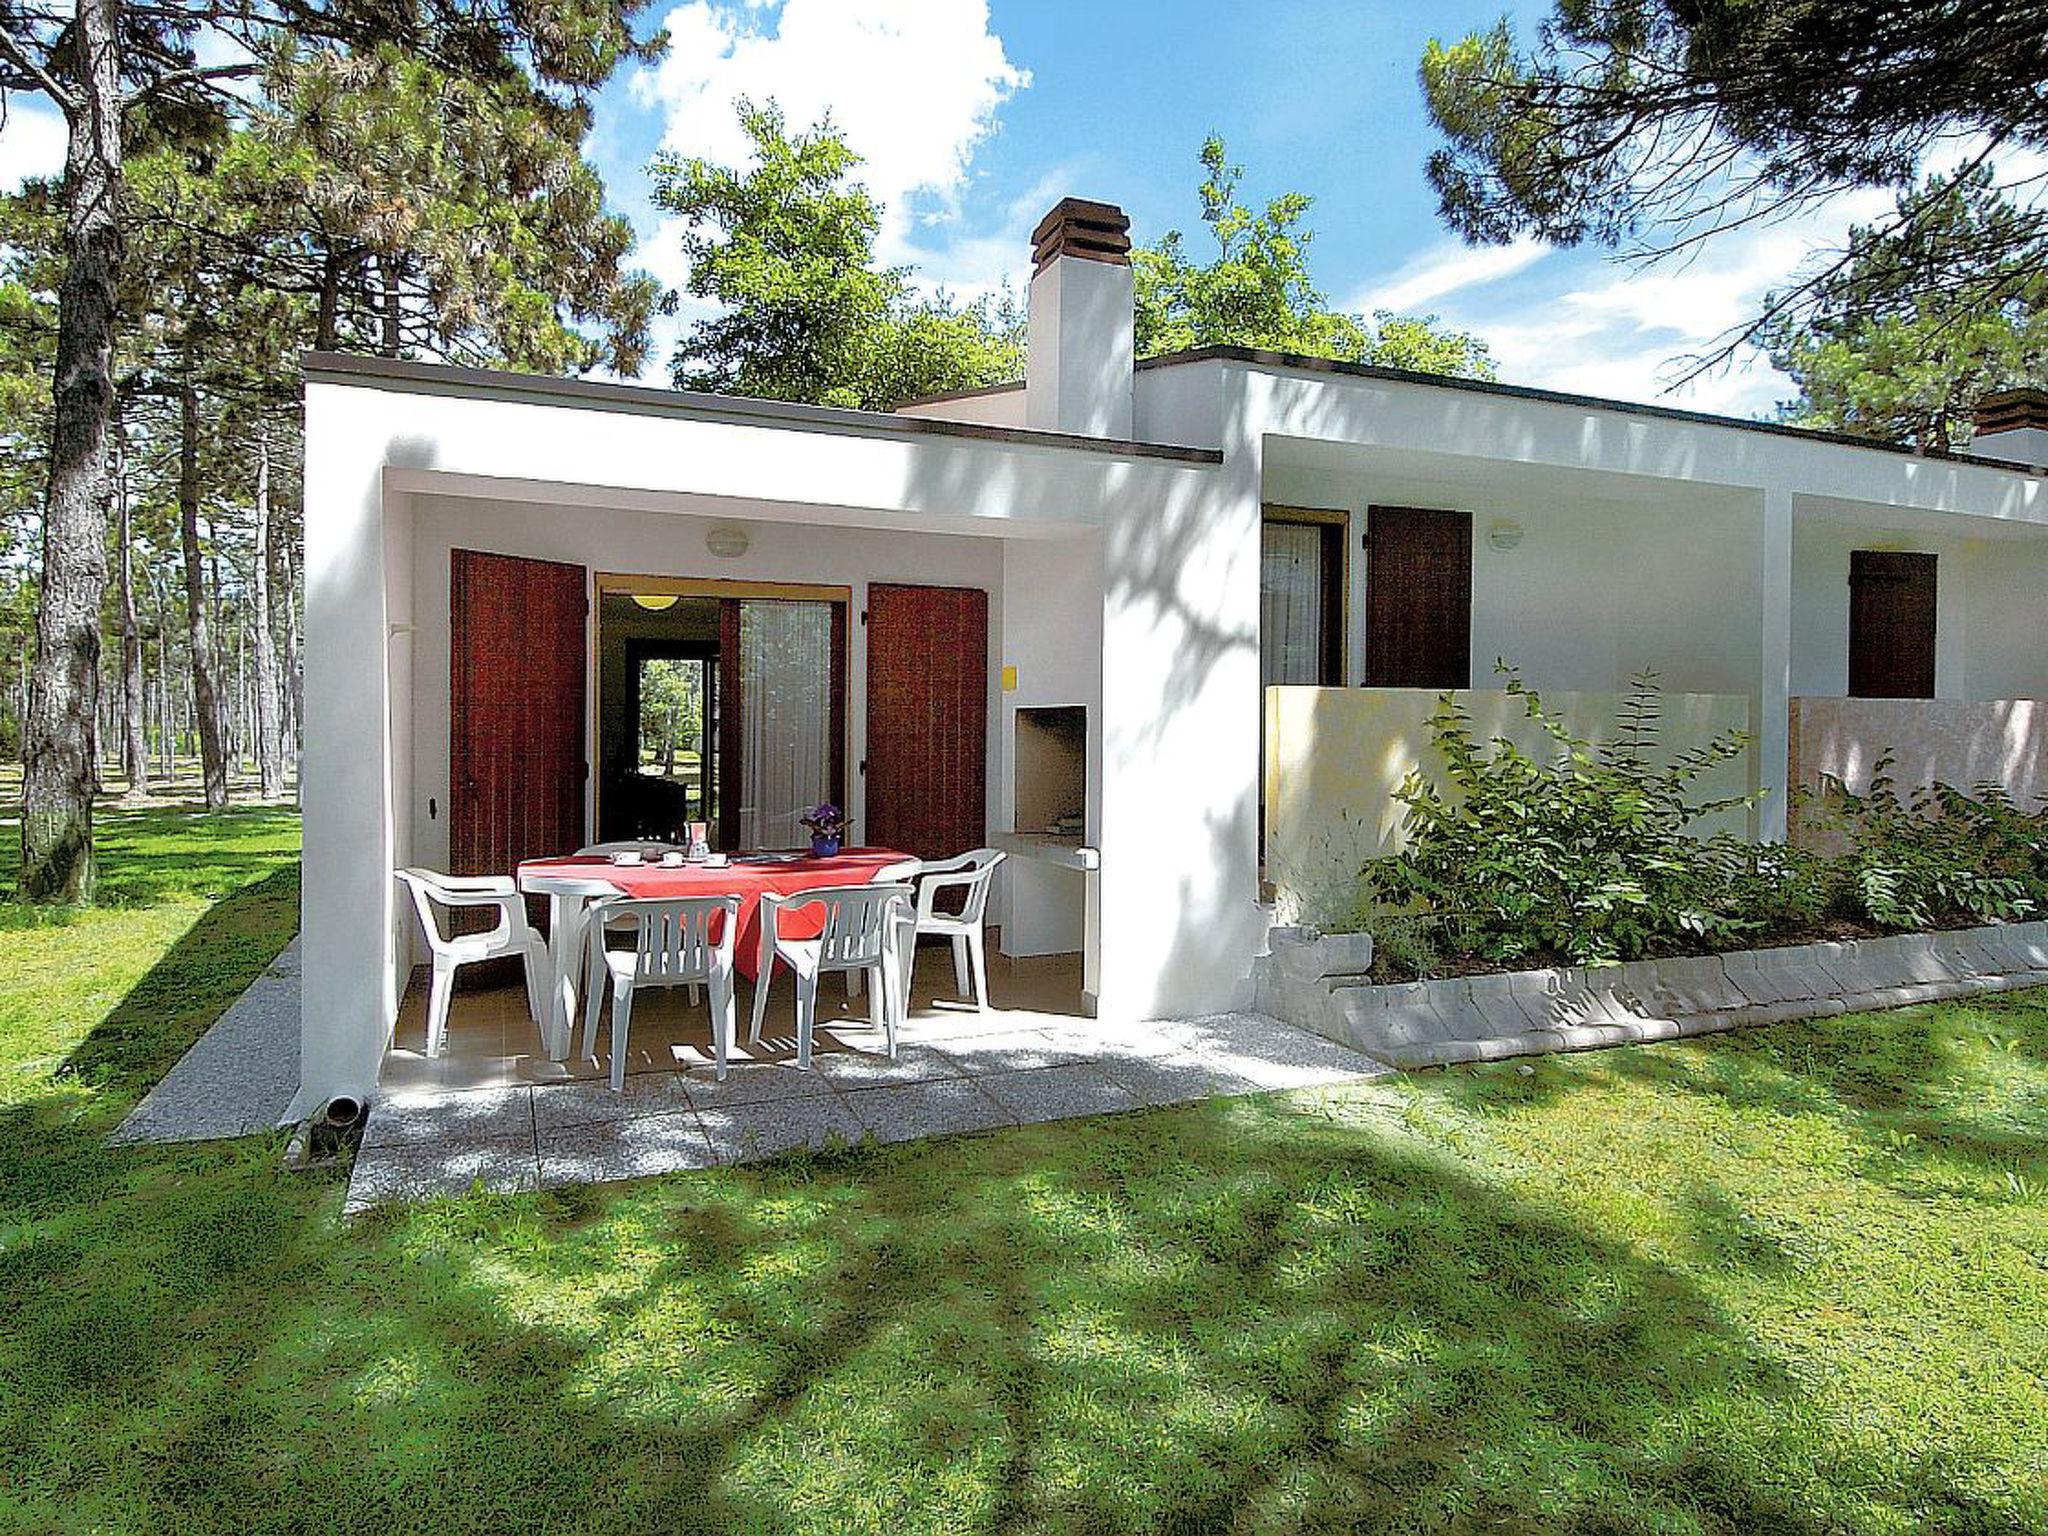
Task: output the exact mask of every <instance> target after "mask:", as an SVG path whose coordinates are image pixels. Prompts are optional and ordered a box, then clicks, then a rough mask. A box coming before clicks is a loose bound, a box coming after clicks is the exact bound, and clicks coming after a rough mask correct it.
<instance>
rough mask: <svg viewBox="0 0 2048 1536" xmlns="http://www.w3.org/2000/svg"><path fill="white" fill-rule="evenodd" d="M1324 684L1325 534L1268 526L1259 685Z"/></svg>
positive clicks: (1262, 550)
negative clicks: (1322, 682)
mask: <svg viewBox="0 0 2048 1536" xmlns="http://www.w3.org/2000/svg"><path fill="white" fill-rule="evenodd" d="M1322 680H1323V531H1322V529H1320V528H1317V527H1314V526H1311V525H1309V524H1306V523H1267V524H1266V525H1265V530H1264V537H1263V541H1262V544H1261V548H1260V559H1259V681H1260V682H1261V683H1262V684H1264V685H1265V686H1267V687H1273V686H1275V685H1277V684H1283V683H1311V684H1313V683H1320V682H1321V681H1322Z"/></svg>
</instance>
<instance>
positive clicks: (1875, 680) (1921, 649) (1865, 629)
mask: <svg viewBox="0 0 2048 1536" xmlns="http://www.w3.org/2000/svg"><path fill="white" fill-rule="evenodd" d="M1938 587H1939V582H1938V579H1937V574H1936V564H1935V557H1934V556H1933V555H1924V554H1906V553H1901V552H1898V551H1894V550H1880V549H1852V550H1851V551H1849V696H1850V697H1851V698H1858V699H1931V698H1933V697H1934V620H1935V606H1936V601H1937V596H1938Z"/></svg>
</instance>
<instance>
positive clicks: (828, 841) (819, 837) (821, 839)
mask: <svg viewBox="0 0 2048 1536" xmlns="http://www.w3.org/2000/svg"><path fill="white" fill-rule="evenodd" d="M838 852H839V834H838V833H837V832H832V833H825V832H813V833H812V834H811V854H812V856H813V857H814V858H820V859H829V858H832V857H833V856H834V855H836V854H837V853H838Z"/></svg>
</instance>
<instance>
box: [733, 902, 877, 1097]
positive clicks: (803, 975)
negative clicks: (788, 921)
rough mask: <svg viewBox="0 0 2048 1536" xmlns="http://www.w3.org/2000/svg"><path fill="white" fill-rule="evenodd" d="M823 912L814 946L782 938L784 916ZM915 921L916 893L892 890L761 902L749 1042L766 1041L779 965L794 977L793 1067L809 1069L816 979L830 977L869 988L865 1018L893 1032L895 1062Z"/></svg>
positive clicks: (815, 1002)
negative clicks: (850, 975)
mask: <svg viewBox="0 0 2048 1536" xmlns="http://www.w3.org/2000/svg"><path fill="white" fill-rule="evenodd" d="M810 906H822V907H823V908H824V909H825V926H824V928H823V929H822V930H821V931H820V932H819V934H818V936H817V937H816V938H814V939H791V938H785V937H784V936H783V935H782V934H781V933H780V931H779V928H780V925H781V921H782V915H783V914H784V913H787V912H796V911H800V910H802V909H803V908H805V907H810ZM913 921H914V918H913V914H912V909H911V890H910V887H909V886H908V885H904V884H901V883H898V884H893V885H836V886H827V887H824V888H821V889H819V890H815V891H799V892H798V893H797V894H795V895H793V896H777V895H773V894H770V895H766V896H763V897H762V898H761V963H760V966H759V968H758V970H757V972H756V974H755V977H754V1023H753V1028H752V1030H751V1031H749V1033H748V1036H747V1038H748V1040H749V1041H750V1042H756V1043H757V1042H759V1040H760V1038H761V1018H762V1015H763V1014H764V1013H766V1012H767V1008H768V987H769V983H770V981H771V980H772V979H773V978H774V975H775V962H776V961H777V960H780V961H782V962H783V964H785V965H787V966H788V967H789V968H790V970H791V971H792V972H793V973H794V974H795V976H796V1064H797V1065H798V1066H799V1067H808V1066H809V1065H810V1064H811V1034H812V1029H813V1026H814V1025H815V1024H816V1022H817V1017H818V978H819V977H820V976H823V975H826V974H828V973H830V972H833V971H859V972H861V973H862V974H863V975H864V976H865V978H866V980H867V983H868V989H869V990H868V1018H869V1021H870V1022H872V1023H874V1024H877V1025H879V1026H881V1027H882V1028H883V1029H884V1030H886V1031H887V1032H888V1037H889V1057H890V1059H891V1060H892V1061H893V1060H894V1059H895V1057H896V1025H897V1020H898V1016H899V1014H900V1012H901V1008H900V1006H899V999H900V996H901V994H902V992H903V990H904V989H903V987H902V985H901V983H900V979H899V973H900V972H901V970H902V963H903V954H904V951H905V940H906V937H907V934H908V931H909V927H910V924H911V923H912V922H913Z"/></svg>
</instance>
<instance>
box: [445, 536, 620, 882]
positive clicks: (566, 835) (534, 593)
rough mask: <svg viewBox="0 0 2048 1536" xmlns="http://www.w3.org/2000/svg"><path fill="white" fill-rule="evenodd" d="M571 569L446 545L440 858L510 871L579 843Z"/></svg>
mask: <svg viewBox="0 0 2048 1536" xmlns="http://www.w3.org/2000/svg"><path fill="white" fill-rule="evenodd" d="M586 581H587V577H586V573H585V572H584V569H583V567H582V566H580V565H561V564H557V563H556V562H555V561H552V560H524V559H520V558H518V557H516V556H512V555H487V554H480V553H478V552H476V551H475V550H468V549H458V550H454V551H452V553H451V579H450V590H449V598H450V608H451V612H450V620H451V622H450V629H451V633H452V638H453V642H454V644H453V652H454V653H453V656H452V657H451V662H452V665H451V670H450V674H449V682H450V708H451V711H452V719H451V720H450V728H449V743H448V745H449V761H448V778H449V784H448V862H449V865H450V866H451V870H450V872H451V873H453V874H458V875H508V874H510V873H511V872H512V870H513V868H514V866H515V865H517V864H518V863H519V862H520V860H522V859H531V858H539V857H543V856H545V855H548V854H559V853H573V852H574V851H575V850H576V848H577V846H578V845H579V844H581V843H582V841H583V783H584V754H583V744H584V675H585V673H584V669H585V644H584V633H585V630H584V625H585V618H586V613H587V602H588V599H587V596H586V591H587V588H586Z"/></svg>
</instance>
